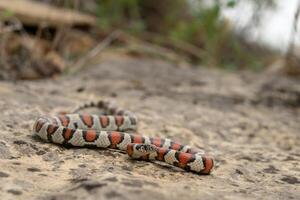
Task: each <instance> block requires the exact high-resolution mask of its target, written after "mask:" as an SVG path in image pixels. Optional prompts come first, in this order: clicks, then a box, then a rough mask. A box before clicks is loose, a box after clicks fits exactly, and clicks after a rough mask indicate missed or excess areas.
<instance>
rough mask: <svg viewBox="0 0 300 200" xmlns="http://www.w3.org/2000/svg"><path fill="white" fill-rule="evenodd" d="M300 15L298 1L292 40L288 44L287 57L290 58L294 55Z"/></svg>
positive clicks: (299, 3)
mask: <svg viewBox="0 0 300 200" xmlns="http://www.w3.org/2000/svg"><path fill="white" fill-rule="evenodd" d="M299 17H300V1H299V2H298V7H297V10H296V13H295V16H294V22H293V30H292V31H291V35H290V42H289V46H288V50H287V53H286V59H288V58H289V57H290V56H292V55H293V53H294V50H295V41H294V40H295V35H296V34H297V23H298V21H299Z"/></svg>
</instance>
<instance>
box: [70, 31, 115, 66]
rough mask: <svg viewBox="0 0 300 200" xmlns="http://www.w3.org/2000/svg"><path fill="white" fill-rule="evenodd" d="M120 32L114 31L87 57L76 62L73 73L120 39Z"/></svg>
mask: <svg viewBox="0 0 300 200" xmlns="http://www.w3.org/2000/svg"><path fill="white" fill-rule="evenodd" d="M119 34H120V32H119V31H113V32H112V33H111V34H109V35H108V36H107V37H106V38H105V39H104V40H102V41H101V42H100V43H99V44H97V45H96V46H95V47H94V48H93V49H92V50H91V51H89V52H88V53H87V54H86V55H85V56H83V57H82V58H80V59H79V60H78V61H76V62H75V63H74V65H73V70H72V71H78V70H79V69H80V68H82V66H83V65H84V64H85V63H86V62H87V61H88V60H90V59H92V58H94V57H95V56H97V55H98V54H99V53H100V52H101V51H103V50H104V49H105V48H107V47H108V46H109V45H110V44H111V43H112V42H113V41H114V40H115V39H116V38H118V36H119Z"/></svg>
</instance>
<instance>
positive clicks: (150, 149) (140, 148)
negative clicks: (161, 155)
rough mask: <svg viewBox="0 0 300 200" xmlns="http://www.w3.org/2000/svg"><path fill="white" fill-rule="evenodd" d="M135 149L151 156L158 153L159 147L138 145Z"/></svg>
mask: <svg viewBox="0 0 300 200" xmlns="http://www.w3.org/2000/svg"><path fill="white" fill-rule="evenodd" d="M135 149H136V150H137V151H139V152H141V153H142V154H149V153H153V152H156V151H157V147H156V146H154V145H152V144H137V145H136V146H135Z"/></svg>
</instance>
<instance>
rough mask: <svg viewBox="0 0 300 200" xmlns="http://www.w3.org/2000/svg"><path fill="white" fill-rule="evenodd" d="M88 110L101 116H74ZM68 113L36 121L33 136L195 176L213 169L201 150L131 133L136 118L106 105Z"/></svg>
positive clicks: (210, 161) (135, 125) (211, 160)
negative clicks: (108, 151)
mask: <svg viewBox="0 0 300 200" xmlns="http://www.w3.org/2000/svg"><path fill="white" fill-rule="evenodd" d="M88 107H98V108H100V109H102V110H104V113H103V115H100V116H98V115H92V114H78V113H77V112H78V111H79V110H81V109H85V108H88ZM71 113H72V114H61V115H57V116H55V117H49V116H42V117H39V118H38V119H37V120H36V121H35V124H34V127H33V131H34V133H35V134H37V135H38V136H39V137H40V138H41V139H43V140H45V141H47V142H53V143H57V144H63V145H66V146H76V147H100V148H112V149H119V150H122V151H126V152H127V154H128V155H129V156H130V157H132V158H134V159H138V160H145V161H151V160H158V161H162V162H165V163H168V164H170V165H173V166H176V167H180V168H182V169H184V170H186V171H191V172H195V173H198V174H209V173H210V172H211V170H212V169H213V166H214V160H213V159H212V157H210V156H207V155H205V153H204V152H203V151H201V150H196V149H193V148H191V147H190V146H188V145H182V144H180V143H178V142H174V141H172V140H170V139H163V138H154V137H147V136H142V135H139V134H136V133H132V131H136V128H137V117H136V116H135V115H134V114H133V113H132V112H130V111H127V110H122V109H118V108H117V107H116V106H114V105H113V104H112V103H110V102H108V101H99V102H96V103H95V102H91V103H86V104H83V105H82V106H79V107H77V108H76V109H75V110H73V111H72V112H71ZM76 113H77V114H76Z"/></svg>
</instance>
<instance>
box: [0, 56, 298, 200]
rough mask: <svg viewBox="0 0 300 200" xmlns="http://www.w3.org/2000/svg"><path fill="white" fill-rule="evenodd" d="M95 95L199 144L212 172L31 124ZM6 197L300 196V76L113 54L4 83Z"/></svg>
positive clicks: (1, 161)
mask: <svg viewBox="0 0 300 200" xmlns="http://www.w3.org/2000/svg"><path fill="white" fill-rule="evenodd" d="M90 98H96V99H100V98H104V99H111V100H113V101H115V102H117V103H118V104H119V105H120V106H121V107H124V108H128V109H130V110H132V111H134V112H135V113H136V114H137V115H138V117H139V119H140V121H139V132H140V133H142V134H144V135H149V136H160V137H167V138H172V139H174V140H177V141H181V142H182V143H185V144H190V145H192V146H195V147H202V148H204V149H206V150H207V151H208V152H209V153H211V154H212V155H214V156H215V158H216V160H217V167H216V169H215V171H214V172H213V174H212V175H208V176H199V175H196V174H193V173H187V172H183V171H181V170H178V169H176V168H174V167H169V166H166V165H160V164H158V163H149V162H142V161H132V160H130V159H129V158H128V156H127V155H126V154H124V153H121V152H118V151H114V150H105V149H104V150H103V149H101V150H99V149H86V148H69V149H67V148H65V147H62V146H58V145H54V144H50V143H44V142H42V141H41V140H39V139H38V138H37V137H34V136H33V134H32V131H31V128H32V125H33V123H34V120H35V119H36V118H37V117H38V116H39V115H45V114H51V115H52V114H55V113H57V112H59V111H62V110H64V111H66V110H69V109H71V108H73V107H74V106H75V105H77V104H78V103H80V102H83V101H85V100H88V99H90ZM0 110H1V114H0V197H1V199H45V200H46V199H47V200H48V199H49V200H50V199H72V200H74V199H133V200H134V199H144V200H147V199H174V200H176V199H180V200H182V199H241V198H243V199H272V200H274V199H300V166H299V161H300V81H299V80H298V81H297V80H291V79H287V78H284V77H277V76H275V75H270V74H260V75H257V74H251V73H246V72H243V73H239V74H230V73H226V72H222V71H214V70H208V69H201V68H187V67H183V68H182V67H176V66H174V65H172V64H169V63H166V62H163V61H159V60H151V59H141V58H138V59H134V58H127V57H114V58H112V57H108V58H105V59H103V60H102V62H101V63H100V64H99V65H95V66H92V67H88V68H85V70H84V71H82V72H80V73H78V74H76V75H73V76H70V75H66V76H62V77H59V78H56V79H54V80H53V79H49V80H40V81H26V82H22V81H19V82H16V83H12V82H0Z"/></svg>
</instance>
